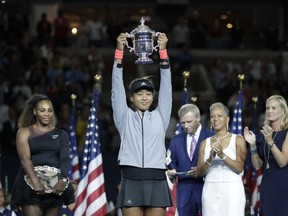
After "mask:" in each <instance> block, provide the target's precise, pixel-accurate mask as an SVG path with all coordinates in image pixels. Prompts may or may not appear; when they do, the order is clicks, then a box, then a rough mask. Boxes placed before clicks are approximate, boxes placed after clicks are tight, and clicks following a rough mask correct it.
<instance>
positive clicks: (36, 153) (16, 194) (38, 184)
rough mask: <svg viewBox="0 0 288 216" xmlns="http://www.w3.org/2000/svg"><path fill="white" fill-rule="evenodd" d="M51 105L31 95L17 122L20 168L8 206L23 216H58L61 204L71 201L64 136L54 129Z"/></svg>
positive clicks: (64, 134)
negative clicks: (15, 208)
mask: <svg viewBox="0 0 288 216" xmlns="http://www.w3.org/2000/svg"><path fill="white" fill-rule="evenodd" d="M55 124H56V118H55V114H54V109H53V105H52V102H51V101H50V100H49V98H48V97H47V96H45V95H41V94H35V95H33V96H32V97H31V98H30V99H29V100H28V101H27V102H26V104H25V108H24V110H23V112H22V114H21V116H20V118H19V122H18V127H19V131H18V132H17V136H16V148H17V152H18V156H19V159H20V162H21V165H22V167H21V168H20V170H19V173H18V175H17V177H16V180H15V183H14V186H13V189H12V203H11V204H12V205H13V206H16V207H21V208H22V211H23V214H24V216H27V215H29V216H31V215H33V216H58V215H59V210H60V207H61V206H62V205H63V204H66V205H68V204H70V203H73V202H74V201H75V197H74V191H73V188H72V186H71V184H70V182H69V179H68V173H69V168H70V157H69V154H70V150H69V139H68V134H67V133H66V132H65V131H64V130H61V129H58V128H55Z"/></svg>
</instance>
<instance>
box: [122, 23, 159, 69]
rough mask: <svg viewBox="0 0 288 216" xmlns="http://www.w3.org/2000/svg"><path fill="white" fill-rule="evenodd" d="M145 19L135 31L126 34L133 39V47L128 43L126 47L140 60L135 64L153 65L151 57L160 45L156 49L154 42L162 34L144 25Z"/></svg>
mask: <svg viewBox="0 0 288 216" xmlns="http://www.w3.org/2000/svg"><path fill="white" fill-rule="evenodd" d="M144 22H145V19H144V18H143V17H142V18H141V19H140V23H141V24H140V25H138V27H137V28H135V29H134V30H133V31H131V32H130V34H129V33H126V37H127V38H131V40H132V43H133V47H130V46H129V45H128V43H127V44H126V46H127V47H128V48H129V49H130V52H132V51H134V53H135V55H136V56H138V57H139V58H138V59H137V60H136V61H135V64H151V63H153V60H152V59H150V58H149V57H148V56H150V55H151V54H152V53H153V51H154V50H157V48H158V47H159V45H156V46H155V47H154V40H155V39H156V38H157V37H158V35H159V34H160V32H156V33H155V31H153V30H151V29H150V28H149V27H148V26H146V25H144Z"/></svg>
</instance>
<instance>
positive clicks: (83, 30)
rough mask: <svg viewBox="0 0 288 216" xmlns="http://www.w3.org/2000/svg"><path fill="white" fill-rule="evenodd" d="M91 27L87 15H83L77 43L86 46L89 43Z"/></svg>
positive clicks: (78, 29)
mask: <svg viewBox="0 0 288 216" xmlns="http://www.w3.org/2000/svg"><path fill="white" fill-rule="evenodd" d="M89 33H90V28H89V26H88V25H87V20H86V18H85V17H83V16H81V17H80V20H79V23H78V26H77V45H78V46H79V47H81V48H85V47H87V45H88V38H89Z"/></svg>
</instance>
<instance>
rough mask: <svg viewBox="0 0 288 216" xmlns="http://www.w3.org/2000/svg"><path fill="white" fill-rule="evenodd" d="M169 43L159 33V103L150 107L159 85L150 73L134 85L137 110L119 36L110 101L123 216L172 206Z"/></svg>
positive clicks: (148, 214) (123, 38) (123, 37)
mask: <svg viewBox="0 0 288 216" xmlns="http://www.w3.org/2000/svg"><path fill="white" fill-rule="evenodd" d="M167 42H168V39H167V37H166V35H165V34H164V33H160V34H159V35H158V37H157V43H158V45H159V56H160V75H161V79H160V87H159V96H158V105H157V107H156V108H155V109H154V110H150V109H151V104H152V102H153V99H154V96H155V86H154V84H153V82H152V81H151V80H150V79H149V77H141V78H137V79H135V80H133V81H132V82H131V83H130V86H129V99H130V102H131V103H132V108H130V107H129V106H128V104H127V101H126V93H125V87H124V83H123V65H122V60H123V53H124V47H125V45H126V44H127V34H125V33H121V34H120V35H119V36H118V38H117V49H116V51H115V56H114V64H113V73H112V95H111V101H112V108H113V118H114V122H115V125H116V127H117V129H118V131H119V134H120V137H121V146H120V150H119V155H118V165H119V167H120V169H121V171H122V179H121V184H120V190H119V194H118V197H117V204H116V207H117V208H121V210H122V214H123V215H124V216H138V215H139V216H140V215H141V216H142V215H145V216H164V215H165V210H166V207H168V206H171V205H172V201H171V197H170V192H169V187H168V185H167V182H166V175H165V171H166V166H165V162H166V159H165V158H166V156H165V155H166V150H165V131H166V129H167V127H168V124H169V119H170V114H171V109H172V86H171V71H170V64H169V61H168V55H167V50H166V46H167ZM136 64H137V62H136ZM143 64H145V62H144V63H143Z"/></svg>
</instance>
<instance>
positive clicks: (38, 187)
mask: <svg viewBox="0 0 288 216" xmlns="http://www.w3.org/2000/svg"><path fill="white" fill-rule="evenodd" d="M32 186H33V188H34V191H35V193H37V194H40V195H42V194H44V193H45V187H44V185H43V184H42V183H41V182H40V181H39V179H35V180H34V181H32Z"/></svg>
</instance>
